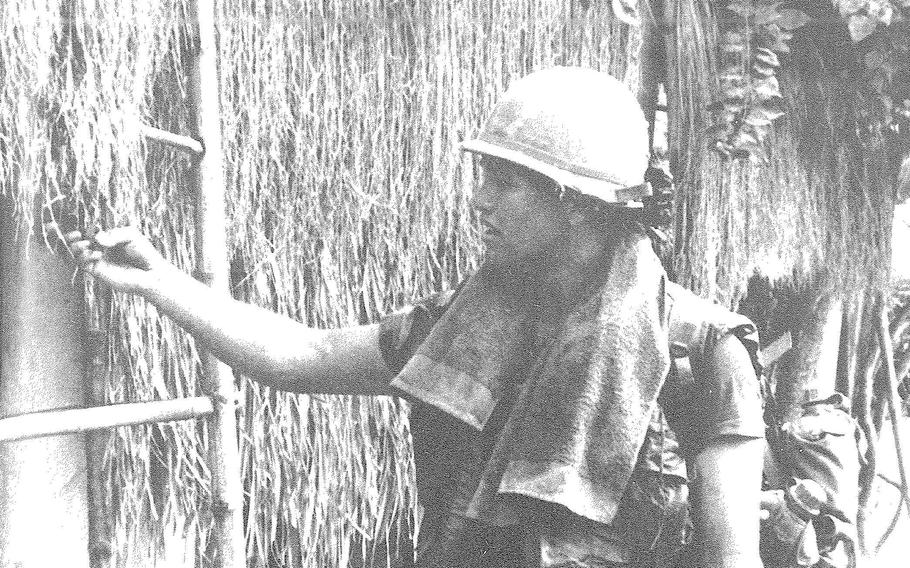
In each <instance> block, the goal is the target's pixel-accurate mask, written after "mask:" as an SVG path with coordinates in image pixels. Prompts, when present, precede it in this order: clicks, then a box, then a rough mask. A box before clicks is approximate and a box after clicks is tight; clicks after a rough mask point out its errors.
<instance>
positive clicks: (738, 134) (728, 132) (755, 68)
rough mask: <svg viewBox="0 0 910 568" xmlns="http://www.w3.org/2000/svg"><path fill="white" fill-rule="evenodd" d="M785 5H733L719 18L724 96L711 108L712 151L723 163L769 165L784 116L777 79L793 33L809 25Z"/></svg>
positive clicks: (762, 0) (739, 0)
mask: <svg viewBox="0 0 910 568" xmlns="http://www.w3.org/2000/svg"><path fill="white" fill-rule="evenodd" d="M782 6H783V3H781V2H770V1H768V0H759V1H753V0H732V1H731V2H729V3H728V4H727V5H726V8H725V9H724V10H722V14H721V16H720V18H719V26H720V28H721V32H722V35H721V39H720V52H721V53H720V57H721V62H720V75H719V83H720V93H721V98H720V100H719V101H716V102H715V103H713V104H712V105H710V106H709V110H710V111H712V112H713V113H714V115H715V120H714V123H713V124H712V126H711V130H710V133H711V138H712V139H713V146H714V149H715V150H717V151H718V152H719V153H720V154H721V155H722V156H724V157H732V158H734V159H736V158H749V157H756V158H758V159H760V160H762V161H767V159H768V158H767V156H768V149H767V145H768V141H769V135H770V132H771V128H772V124H773V123H774V121H775V120H777V119H778V118H780V117H781V116H783V115H784V106H783V97H782V95H781V92H780V85H779V83H778V79H777V70H778V68H779V67H780V65H781V61H780V58H781V56H782V55H784V54H786V53H788V52H789V51H790V49H789V47H788V44H787V42H788V41H789V40H790V39H791V37H792V32H793V30H795V29H797V28H800V27H802V26H804V25H805V24H806V22H808V20H809V17H808V16H807V15H806V14H805V13H804V12H801V11H799V10H795V9H792V8H783V7H782Z"/></svg>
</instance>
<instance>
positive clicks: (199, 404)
mask: <svg viewBox="0 0 910 568" xmlns="http://www.w3.org/2000/svg"><path fill="white" fill-rule="evenodd" d="M213 412H214V405H213V404H212V400H211V399H210V398H209V397H207V396H196V397H191V398H180V399H176V400H156V401H153V402H131V403H126V404H112V405H110V406H96V407H92V408H68V409H66V410H45V411H43V412H31V413H29V414H21V415H19V416H10V417H7V418H0V442H12V441H15V440H28V439H31V438H41V437H44V436H56V435H60V434H76V433H79V432H87V431H89V430H98V429H100V428H112V427H114V426H130V425H135V424H149V423H157V422H173V421H175V420H187V419H190V418H200V417H202V416H208V415H210V414H212V413H213Z"/></svg>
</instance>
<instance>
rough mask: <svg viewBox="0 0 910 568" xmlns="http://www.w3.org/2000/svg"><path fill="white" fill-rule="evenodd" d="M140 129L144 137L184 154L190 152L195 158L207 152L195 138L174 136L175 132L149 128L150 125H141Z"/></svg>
mask: <svg viewBox="0 0 910 568" xmlns="http://www.w3.org/2000/svg"><path fill="white" fill-rule="evenodd" d="M139 128H140V130H141V131H142V135H143V136H145V137H146V138H148V139H149V140H154V141H155V142H160V143H162V144H167V145H168V146H174V147H175V148H178V149H180V150H183V151H184V152H188V153H190V154H191V155H193V156H201V155H202V154H203V152H204V151H205V150H204V148H203V147H202V142H200V141H198V140H196V139H195V138H191V137H189V136H182V135H180V134H174V133H173V132H168V131H167V130H161V129H160V128H155V127H154V126H149V125H148V124H141V125H140V126H139Z"/></svg>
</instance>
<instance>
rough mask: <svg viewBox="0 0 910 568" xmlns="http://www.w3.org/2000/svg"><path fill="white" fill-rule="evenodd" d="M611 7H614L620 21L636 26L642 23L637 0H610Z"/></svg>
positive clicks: (614, 12)
mask: <svg viewBox="0 0 910 568" xmlns="http://www.w3.org/2000/svg"><path fill="white" fill-rule="evenodd" d="M610 7H611V8H613V14H614V15H615V16H616V17H617V18H618V19H619V20H620V21H622V22H624V23H626V24H629V25H630V26H632V27H634V28H637V27H639V26H640V25H641V18H639V17H638V4H637V3H636V2H635V0H610Z"/></svg>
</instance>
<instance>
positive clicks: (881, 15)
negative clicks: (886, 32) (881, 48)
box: [866, 0, 894, 26]
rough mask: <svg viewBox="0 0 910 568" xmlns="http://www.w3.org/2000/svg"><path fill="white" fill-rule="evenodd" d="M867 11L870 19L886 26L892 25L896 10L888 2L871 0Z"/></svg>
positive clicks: (885, 0) (886, 0)
mask: <svg viewBox="0 0 910 568" xmlns="http://www.w3.org/2000/svg"><path fill="white" fill-rule="evenodd" d="M866 11H867V12H868V13H869V17H871V18H872V19H874V20H876V21H877V22H879V23H880V24H883V25H885V26H890V25H891V19H892V18H893V17H894V8H892V7H891V3H890V2H888V0H871V1H870V2H869V6H867V8H866Z"/></svg>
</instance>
